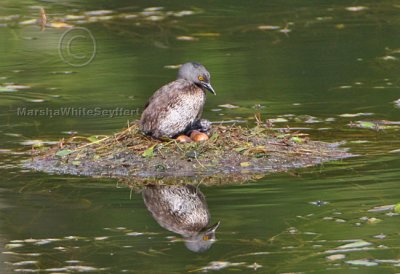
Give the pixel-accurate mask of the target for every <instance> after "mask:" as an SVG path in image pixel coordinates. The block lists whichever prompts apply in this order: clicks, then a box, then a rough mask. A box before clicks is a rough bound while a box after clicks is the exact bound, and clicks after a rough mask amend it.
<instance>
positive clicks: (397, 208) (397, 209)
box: [394, 203, 400, 213]
mask: <svg viewBox="0 0 400 274" xmlns="http://www.w3.org/2000/svg"><path fill="white" fill-rule="evenodd" d="M394 212H395V213H400V203H398V204H396V205H395V206H394Z"/></svg>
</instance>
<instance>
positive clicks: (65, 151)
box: [56, 149, 74, 157]
mask: <svg viewBox="0 0 400 274" xmlns="http://www.w3.org/2000/svg"><path fill="white" fill-rule="evenodd" d="M72 152H74V151H73V150H70V149H63V150H59V151H57V153H56V156H59V157H63V156H66V155H69V154H71V153H72Z"/></svg>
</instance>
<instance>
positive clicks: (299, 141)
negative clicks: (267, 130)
mask: <svg viewBox="0 0 400 274" xmlns="http://www.w3.org/2000/svg"><path fill="white" fill-rule="evenodd" d="M290 140H292V141H293V142H295V143H303V139H301V138H300V137H297V136H293V137H292V138H290Z"/></svg>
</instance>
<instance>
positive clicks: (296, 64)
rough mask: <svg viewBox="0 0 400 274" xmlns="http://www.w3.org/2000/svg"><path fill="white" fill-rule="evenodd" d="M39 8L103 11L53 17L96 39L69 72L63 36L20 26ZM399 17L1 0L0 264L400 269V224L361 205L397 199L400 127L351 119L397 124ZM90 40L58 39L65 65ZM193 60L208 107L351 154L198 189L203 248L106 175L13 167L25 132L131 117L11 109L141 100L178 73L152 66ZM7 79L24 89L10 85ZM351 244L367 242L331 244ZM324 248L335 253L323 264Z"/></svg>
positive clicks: (158, 269) (384, 10)
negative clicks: (204, 79)
mask: <svg viewBox="0 0 400 274" xmlns="http://www.w3.org/2000/svg"><path fill="white" fill-rule="evenodd" d="M161 4H165V5H163V9H161V10H158V9H150V10H149V9H147V10H145V9H146V8H149V7H155V6H156V7H157V6H160V5H161ZM38 6H43V7H44V8H45V9H46V11H47V16H48V18H49V22H55V21H56V19H55V18H66V16H67V15H82V14H84V13H85V12H88V11H93V10H111V11H113V13H111V14H110V15H107V14H103V15H101V16H103V17H101V18H100V19H96V18H94V17H96V16H94V15H93V16H91V17H90V18H89V17H87V16H86V17H84V18H83V19H80V20H81V21H82V22H79V20H75V21H74V20H72V21H66V23H68V24H71V25H74V26H75V27H84V28H86V29H88V30H89V31H90V33H91V34H92V35H93V38H94V39H95V42H96V52H95V57H94V59H93V60H92V61H91V62H88V64H87V65H84V66H71V65H69V64H67V63H65V62H64V61H65V60H64V61H63V60H62V58H61V57H60V54H59V48H60V39H61V37H62V35H63V34H64V33H65V31H66V29H59V28H51V27H47V28H45V29H44V30H43V31H41V29H40V27H39V26H38V25H36V24H27V25H20V22H23V21H27V20H31V19H36V18H38V15H39V10H38ZM144 10H145V12H144V13H142V12H143V11H144ZM181 11H191V12H184V13H178V12H181ZM169 12H175V14H172V13H169ZM399 12H400V5H399V2H398V1H389V0H385V1H379V2H376V1H362V2H361V1H355V2H345V1H315V0H314V1H311V0H310V1H268V2H262V1H253V2H244V1H242V2H241V1H219V2H216V1H202V2H193V1H183V2H181V1H169V2H168V4H167V3H163V2H155V1H118V2H117V1H115V2H111V1H96V2H94V1H32V0H23V1H11V0H5V1H2V3H1V4H0V53H1V54H0V86H1V87H2V88H0V110H1V111H0V119H1V120H0V144H1V146H0V149H1V150H0V152H1V153H0V162H1V166H0V167H1V169H0V176H1V179H0V251H1V253H0V261H1V266H0V269H1V270H0V272H1V273H12V272H16V271H19V272H23V273H24V272H26V273H27V272H44V273H51V272H53V273H56V272H57V273H65V272H68V271H69V272H79V271H93V272H95V273H125V272H127V273H186V272H190V273H192V272H195V273H196V272H201V271H207V269H208V271H210V272H213V270H210V269H209V268H205V267H207V266H208V267H210V266H214V268H220V269H219V272H223V273H225V272H227V273H228V272H237V271H242V272H249V273H250V272H251V273H252V272H258V273H287V272H295V273H300V272H301V273H396V272H400V261H399V260H400V250H399V249H400V240H399V236H400V232H399V229H398V228H399V224H400V221H399V218H400V217H399V216H397V215H396V214H393V212H392V211H390V210H389V211H382V212H369V211H368V210H370V209H371V208H374V207H377V206H383V205H391V204H396V203H399V202H400V190H399V187H398V186H399V181H400V160H399V152H396V150H398V149H400V141H399V130H398V129H396V128H393V129H385V130H380V131H375V130H369V129H357V128H350V127H349V126H348V123H349V122H350V121H358V120H390V121H398V120H400V108H396V106H395V104H394V103H393V102H394V101H395V100H397V99H399V98H400V87H399V72H400V67H399V61H398V58H400V56H399V53H398V48H400V31H399V29H400V28H399V27H400V20H399V16H398V14H399ZM185 14H186V15H185ZM11 15H19V17H16V18H11V19H10V18H9V17H8V16H11ZM180 15H185V16H180ZM104 16H113V17H112V18H107V17H104ZM135 16H136V17H135ZM93 18H94V19H93ZM96 20H97V22H88V21H96ZM278 27H279V28H278ZM182 36H183V37H182ZM186 36H188V37H186ZM177 37H178V39H177ZM79 42H82V44H79ZM90 42H91V40H88V39H87V37H86V38H85V39H77V40H75V41H72V42H71V44H70V46H71V48H72V49H71V52H70V53H72V54H74V56H75V57H76V58H75V60H74V59H68V60H66V61H78V64H82V62H83V61H85V58H84V57H90V56H91V54H92V53H93V52H91V51H90V50H91V49H93V47H92V44H90ZM74 56H73V57H74ZM76 59H77V60H76ZM189 60H195V61H198V62H201V63H203V64H204V65H205V66H206V67H207V68H208V70H209V71H210V72H211V75H212V84H213V86H214V88H215V89H216V91H217V96H208V101H207V104H206V107H205V112H204V117H206V118H208V119H210V120H225V119H226V120H229V119H249V121H250V122H251V121H252V120H251V118H252V117H253V115H254V113H255V112H256V111H257V110H256V108H257V106H258V105H261V109H260V111H261V113H262V117H263V118H264V119H266V118H269V119H275V118H285V119H287V122H282V123H275V126H276V127H286V126H287V125H289V126H291V127H299V128H302V129H301V131H302V132H304V133H307V134H309V135H310V137H311V138H313V139H316V140H324V141H329V142H341V141H344V142H345V144H344V146H346V147H348V148H350V151H351V152H352V153H355V154H358V155H359V156H358V157H355V158H351V159H347V160H343V161H340V162H335V163H327V164H324V165H322V166H317V167H314V168H307V169H300V170H294V171H290V172H287V173H280V174H271V175H267V176H266V177H264V178H262V179H260V180H258V181H252V182H243V183H242V184H234V185H225V186H212V187H211V186H210V187H207V186H202V185H200V186H199V191H201V192H202V193H203V194H204V195H205V197H206V200H207V204H208V209H209V212H210V214H211V223H215V222H217V221H220V227H219V228H218V230H217V232H216V238H217V241H216V242H214V243H213V244H212V246H211V247H210V248H209V249H208V250H207V251H205V252H203V253H195V252H192V251H190V250H189V249H187V248H186V247H185V244H184V242H183V241H182V237H181V236H180V235H179V234H175V233H173V232H170V231H168V230H166V229H164V228H162V227H161V226H160V225H159V224H158V223H157V222H156V221H155V220H154V219H153V218H152V216H151V215H150V213H149V212H148V210H147V209H146V207H145V204H144V202H143V199H142V195H141V194H140V193H135V192H132V193H131V190H130V189H129V188H128V187H127V186H124V185H121V184H117V182H116V180H112V179H91V178H84V177H72V176H59V175H47V174H43V173H36V172H32V171H29V170H25V169H23V168H21V167H20V166H19V163H20V161H21V160H22V159H26V158H27V157H29V156H27V154H26V153H24V152H27V151H29V150H30V148H31V145H32V143H34V140H41V141H58V140H59V139H61V138H66V137H68V136H69V135H68V132H77V134H78V135H84V136H90V135H93V134H111V133H113V132H116V131H118V130H119V129H121V128H122V127H124V126H125V125H126V123H127V121H128V120H133V119H136V118H138V115H137V114H136V115H135V114H133V115H124V116H118V117H112V118H111V117H109V116H108V115H103V116H91V115H64V116H54V117H52V118H50V117H49V116H43V115H42V116H40V115H39V116H23V115H21V114H18V109H23V108H26V109H31V110H32V109H46V108H47V109H50V110H53V111H54V110H56V109H59V108H62V107H70V108H76V109H79V108H81V109H82V108H87V109H95V108H98V109H102V110H107V109H115V108H122V109H127V110H133V111H136V110H139V111H140V110H141V108H142V106H143V105H144V103H145V101H146V99H147V98H148V97H149V96H150V95H151V94H152V93H153V92H154V91H155V90H156V89H157V88H159V87H160V86H161V85H163V84H165V83H167V82H169V81H171V80H173V79H174V77H175V75H176V69H171V68H169V67H166V66H171V65H176V64H180V63H183V62H186V61H189ZM79 62H81V63H79ZM85 62H86V61H85ZM75 64H76V63H75ZM10 83H13V84H15V85H26V86H29V88H27V89H19V88H15V89H16V91H10V90H7V89H6V88H5V87H6V86H7V85H10ZM9 89H12V88H10V87H9ZM221 104H232V105H235V106H239V108H233V109H226V108H222V107H219V105H221ZM254 106H256V108H254ZM356 113H361V114H359V116H356V117H342V116H343V114H356ZM289 114H291V115H289ZM367 114H368V115H367ZM304 115H310V116H312V117H308V116H304ZM340 115H342V116H340ZM345 116H346V115H345ZM310 118H311V119H310ZM36 142H37V141H36ZM317 201H321V202H319V204H321V206H317V205H315V204H316V202H317ZM373 218H377V219H373ZM134 232H136V233H134ZM132 233H133V234H132ZM351 240H363V241H366V242H368V243H369V244H370V245H368V246H364V247H359V248H358V249H357V248H356V249H354V248H353V249H351V250H350V251H348V250H347V251H346V250H337V249H336V248H337V247H339V246H342V245H344V244H346V243H349V242H350V243H351V242H352V241H351ZM354 242H355V243H360V242H357V241H354ZM362 246H363V245H362ZM332 252H337V254H343V255H345V257H344V258H342V259H337V260H334V261H331V260H329V259H327V258H326V257H327V256H330V255H332V254H336V253H332ZM358 260H361V261H358ZM216 261H219V262H220V263H219V264H217V263H214V264H211V262H216ZM357 263H360V264H361V265H356V264H357ZM210 268H211V267H210Z"/></svg>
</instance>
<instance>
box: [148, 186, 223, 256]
mask: <svg viewBox="0 0 400 274" xmlns="http://www.w3.org/2000/svg"><path fill="white" fill-rule="evenodd" d="M142 195H143V200H144V204H145V205H146V207H147V209H148V210H149V211H150V212H151V214H152V215H153V217H154V219H155V220H156V221H157V223H159V224H160V225H161V226H162V227H164V228H165V229H168V230H169V231H172V232H175V233H177V234H180V235H182V236H183V238H184V240H185V245H186V247H187V248H188V249H189V250H191V251H193V252H204V251H206V250H207V249H209V248H210V247H211V245H212V244H213V243H214V242H215V231H216V229H217V228H218V226H219V222H218V223H216V224H214V225H212V226H208V225H209V222H210V212H209V211H208V207H207V203H206V200H205V197H204V195H203V193H202V192H201V191H200V190H199V189H198V188H196V187H194V186H192V185H148V186H147V187H146V188H145V189H144V190H143V191H142Z"/></svg>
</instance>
